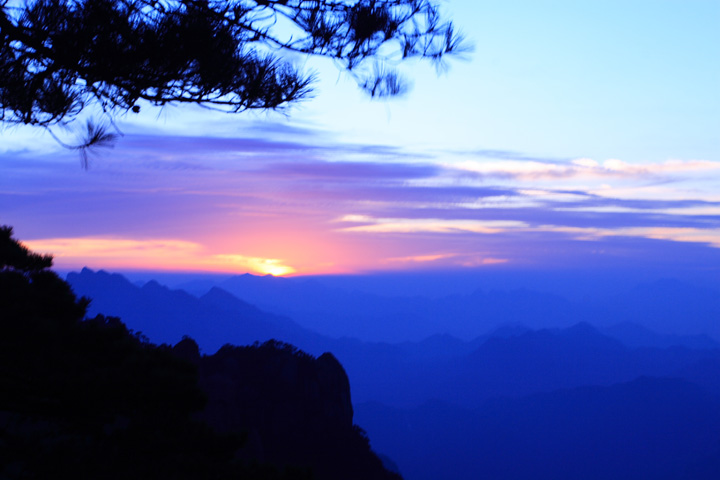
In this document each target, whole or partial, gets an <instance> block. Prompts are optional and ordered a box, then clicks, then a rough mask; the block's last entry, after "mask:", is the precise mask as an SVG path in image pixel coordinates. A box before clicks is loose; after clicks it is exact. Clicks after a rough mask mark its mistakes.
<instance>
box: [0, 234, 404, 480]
mask: <svg viewBox="0 0 720 480" xmlns="http://www.w3.org/2000/svg"><path fill="white" fill-rule="evenodd" d="M51 263H52V260H51V258H50V257H47V256H40V255H36V254H32V253H30V252H28V251H27V249H25V248H24V247H22V246H21V245H20V244H18V243H17V242H16V241H15V240H13V239H12V230H11V229H10V228H8V227H1V228H0V312H2V314H1V315H0V385H2V389H1V390H0V478H3V479H4V478H12V479H15V478H17V479H30V478H103V479H127V478H136V479H146V478H147V479H151V478H152V479H158V478H173V479H183V478H188V479H190V478H193V479H196V478H205V479H225V478H233V479H238V478H241V479H311V478H312V479H320V480H322V479H327V480H330V479H333V480H342V479H347V480H352V479H381V480H382V479H388V480H390V479H399V478H400V477H399V476H398V475H395V474H393V473H390V472H388V471H386V470H385V469H384V468H383V466H382V463H381V461H380V460H379V458H378V457H377V456H376V455H375V454H374V453H372V452H371V450H370V448H369V444H368V440H367V438H366V437H365V435H364V433H363V432H362V431H361V430H360V429H359V428H357V427H355V426H353V423H352V417H353V412H352V407H351V403H350V388H349V383H348V380H347V376H346V375H345V372H344V370H343V368H342V366H341V365H340V364H339V363H338V362H337V360H335V358H334V357H332V356H331V355H329V354H327V355H323V356H321V357H319V358H314V357H312V356H310V355H307V354H304V353H302V352H300V351H298V350H296V349H294V348H293V347H291V346H289V345H286V344H281V343H278V342H269V343H266V344H263V345H256V346H250V347H231V346H227V347H224V348H222V349H221V350H220V351H218V352H217V353H216V354H215V355H212V356H205V357H201V356H200V355H199V352H198V349H197V345H196V344H195V343H194V342H193V341H192V340H190V339H185V340H183V341H182V342H180V343H179V344H177V345H176V346H175V347H169V346H165V345H162V346H156V345H153V344H151V343H149V342H147V341H145V340H144V339H143V338H142V337H141V336H138V335H134V334H133V333H132V332H131V331H129V330H128V329H127V328H126V327H125V325H124V324H123V323H122V322H121V321H120V320H119V319H117V318H112V317H104V316H102V315H98V316H97V317H95V318H93V319H84V316H85V312H86V307H87V300H86V299H79V300H78V299H77V298H76V297H75V295H74V294H73V293H72V290H71V289H70V287H69V286H68V284H67V283H65V282H64V281H63V280H61V279H60V278H59V277H58V276H57V275H55V273H53V272H52V271H50V270H49V268H50V266H51Z"/></svg>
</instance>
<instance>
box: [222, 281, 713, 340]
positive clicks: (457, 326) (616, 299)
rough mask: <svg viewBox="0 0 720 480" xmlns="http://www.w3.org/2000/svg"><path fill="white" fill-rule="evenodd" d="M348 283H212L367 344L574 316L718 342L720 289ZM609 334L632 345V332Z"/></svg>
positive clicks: (560, 322) (563, 321) (565, 322)
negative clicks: (408, 289)
mask: <svg viewBox="0 0 720 480" xmlns="http://www.w3.org/2000/svg"><path fill="white" fill-rule="evenodd" d="M368 281H369V280H368ZM348 284H349V283H348V282H347V281H344V282H341V281H338V282H337V284H336V285H334V284H333V282H332V279H331V278H329V277H322V279H321V280H318V279H313V278H278V277H272V276H264V277H258V276H253V275H249V274H246V275H240V276H235V277H231V278H229V279H226V280H224V281H222V282H220V283H219V286H220V287H221V288H223V289H224V290H227V291H229V292H231V293H232V294H234V295H235V296H236V297H238V298H240V299H242V300H244V301H246V302H249V303H251V304H254V305H257V306H258V307H260V308H262V309H264V310H266V311H269V312H274V313H278V314H282V315H285V316H288V317H290V318H293V319H294V320H295V321H297V322H298V323H300V324H301V325H303V326H304V327H306V328H310V329H312V330H314V331H317V332H319V333H322V334H325V335H329V336H334V337H342V336H349V337H353V338H358V339H361V340H367V341H387V342H392V343H398V342H402V341H418V340H422V339H424V338H426V337H429V336H431V335H434V334H449V335H453V336H455V337H458V338H461V339H464V340H471V339H474V338H476V337H477V336H479V335H482V334H484V333H486V332H488V331H490V330H492V329H494V328H497V327H499V326H502V325H507V324H521V325H525V326H526V327H529V328H533V329H539V328H551V327H568V326H570V325H573V324H575V323H577V322H580V321H584V322H588V323H591V324H593V325H596V326H604V327H607V326H612V325H616V324H621V323H632V324H636V325H641V326H643V327H645V328H649V329H652V330H654V331H658V332H660V333H662V334H665V335H671V334H676V335H678V334H680V335H696V336H699V335H706V336H710V337H712V338H713V339H715V341H718V340H720V322H718V321H717V319H718V318H720V292H718V291H715V290H712V289H710V288H705V287H696V286H693V285H690V284H687V283H682V282H679V281H675V280H662V281H658V282H655V283H649V284H644V285H640V286H638V287H635V288H634V289H632V290H628V291H627V292H626V293H623V294H612V295H606V296H601V297H600V298H594V299H593V300H592V301H590V300H588V301H578V300H575V301H570V300H567V299H566V298H564V297H561V296H558V295H554V294H549V293H541V292H538V291H532V290H527V289H515V290H505V291H493V290H488V291H483V290H476V291H475V292H473V293H469V294H464V295H457V294H456V295H449V296H440V297H431V296H389V295H380V294H377V293H376V294H370V293H364V292H362V291H358V290H348V289H346V288H341V287H340V286H342V285H348ZM616 334H617V335H618V336H623V335H624V337H625V340H628V341H630V342H631V343H632V340H631V338H632V337H633V335H632V334H628V332H624V333H623V332H620V331H618V332H616ZM634 340H635V342H636V344H635V345H634V346H640V345H642V346H661V343H662V342H660V343H656V344H652V342H649V338H648V337H647V336H645V338H644V339H640V338H638V337H637V336H635V338H634ZM655 340H656V341H657V340H659V339H655ZM667 340H668V339H667V338H666V339H664V341H665V343H666V344H667V343H668V342H667ZM648 342H649V343H648ZM669 343H672V342H669Z"/></svg>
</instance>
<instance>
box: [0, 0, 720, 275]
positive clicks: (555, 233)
mask: <svg viewBox="0 0 720 480" xmlns="http://www.w3.org/2000/svg"><path fill="white" fill-rule="evenodd" d="M443 8H444V10H445V11H446V12H447V14H448V16H449V17H451V18H452V19H453V20H454V21H455V23H456V24H457V26H458V28H459V29H460V30H461V31H463V32H464V33H465V34H466V35H467V37H468V39H469V40H470V42H471V43H472V44H473V45H474V52H473V53H472V54H470V55H468V57H467V58H466V59H461V60H450V61H449V63H448V66H449V68H448V70H447V71H445V72H442V73H441V74H440V75H438V73H437V71H436V70H435V69H434V68H433V67H432V66H430V65H426V64H423V63H418V62H414V63H410V64H407V65H401V69H402V71H403V72H404V73H405V74H406V75H407V76H408V77H409V78H410V79H411V80H412V83H413V88H412V89H411V91H410V92H409V93H408V94H407V95H405V96H404V97H403V98H400V99H395V100H391V101H383V102H378V101H372V100H369V99H368V98H366V97H364V96H363V94H362V93H361V92H360V91H359V90H358V89H357V88H355V86H354V84H353V82H352V80H351V79H349V78H347V76H346V75H344V74H342V73H341V72H339V71H338V70H337V68H336V67H335V65H333V64H332V62H326V61H321V60H316V59H310V60H307V59H300V58H297V59H293V61H296V62H298V63H299V64H301V65H304V66H305V67H306V68H308V69H311V70H314V71H316V72H317V73H318V77H319V79H320V80H319V83H318V84H317V86H316V95H315V98H313V99H311V100H308V101H306V102H304V103H302V104H300V105H297V106H295V107H293V108H291V109H290V110H289V111H288V112H286V114H285V115H280V114H240V115H236V116H232V115H225V114H218V113H214V112H209V111H206V110H201V109H197V108H185V107H183V108H178V107H168V108H165V109H163V110H161V111H160V110H156V109H152V108H144V109H143V113H142V114H140V115H127V116H123V117H121V118H120V119H119V120H120V122H119V124H120V126H121V129H122V130H123V132H124V133H125V136H124V137H123V138H122V139H121V140H120V141H119V143H118V144H117V146H116V147H115V148H114V149H113V150H107V151H102V152H100V154H99V155H98V156H96V157H95V158H93V159H92V160H91V165H90V169H89V170H88V171H85V170H82V169H81V168H80V162H79V160H78V158H77V157H76V156H75V155H74V154H73V153H71V152H68V151H65V150H63V149H61V148H58V147H57V145H55V144H54V143H53V141H52V140H51V139H50V138H48V136H47V135H46V134H43V133H42V132H38V131H32V130H26V129H22V128H5V129H4V130H3V131H2V132H0V157H2V161H3V167H2V168H3V170H4V174H3V176H2V177H1V178H0V192H1V193H0V221H1V222H2V223H7V224H11V225H13V226H14V227H15V229H16V234H17V236H18V237H19V238H21V239H23V240H26V242H27V243H28V244H29V245H30V246H32V247H34V248H37V249H40V250H44V251H48V252H54V253H55V254H56V259H57V264H58V265H59V266H63V267H67V268H76V267H80V266H83V265H90V266H93V267H107V268H116V269H120V268H134V269H137V268H154V269H169V270H173V269H175V270H210V271H226V272H227V271H233V272H244V271H252V272H256V273H274V274H289V273H295V274H310V273H338V272H344V273H352V272H363V271H387V270H407V269H435V268H457V269H479V268H499V267H500V266H504V267H507V266H513V265H515V266H525V267H531V266H532V267H533V268H556V267H558V266H561V265H565V266H567V267H568V268H569V267H570V266H577V265H581V266H587V267H589V268H593V267H596V266H601V265H626V266H627V265H637V266H638V267H639V268H646V267H648V266H655V267H658V268H660V267H662V266H664V265H666V266H667V267H668V268H671V267H672V268H679V267H680V266H683V268H696V269H705V270H708V269H710V270H712V271H714V272H716V271H717V270H716V269H717V268H718V265H720V257H718V252H719V251H720V250H719V249H720V188H719V187H720V134H719V133H718V132H720V88H718V87H719V86H720V61H719V59H720V28H718V27H720V3H718V2H716V1H684V2H679V1H677V2H675V1H661V0H656V1H625V2H615V1H603V2H577V1H532V2H530V1H523V2H520V1H508V2H485V1H466V0H455V1H448V2H444V3H443Z"/></svg>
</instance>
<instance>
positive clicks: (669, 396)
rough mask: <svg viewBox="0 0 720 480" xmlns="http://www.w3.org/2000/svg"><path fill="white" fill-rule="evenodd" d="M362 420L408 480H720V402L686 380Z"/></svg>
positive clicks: (363, 414) (367, 409) (375, 412)
mask: <svg viewBox="0 0 720 480" xmlns="http://www.w3.org/2000/svg"><path fill="white" fill-rule="evenodd" d="M355 412H356V415H355V418H356V420H357V421H358V423H359V424H360V425H363V427H364V428H365V429H366V430H367V432H368V434H369V435H370V437H371V438H372V439H373V448H374V449H375V450H377V451H379V452H382V453H385V454H387V455H389V456H390V457H392V458H393V459H394V460H395V461H396V463H397V464H398V467H399V469H400V470H401V471H402V472H403V474H404V475H405V478H406V480H434V479H438V478H452V479H456V480H475V479H478V478H492V479H494V480H510V479H512V480H520V479H537V480H564V479H567V480H575V479H583V480H586V479H598V480H599V479H613V480H615V479H617V480H636V479H640V478H646V479H653V480H678V479H685V480H710V479H717V478H720V397H718V396H714V395H711V394H710V393H708V392H707V391H705V390H703V389H701V388H700V387H698V386H696V385H693V384H691V383H689V382H687V381H684V380H678V379H665V378H650V377H642V378H638V379H636V380H633V381H630V382H626V383H621V384H615V385H611V386H605V387H597V386H594V387H578V388H573V389H567V390H559V391H554V392H551V393H546V394H536V395H531V396H526V397H522V398H518V399H509V398H504V399H497V400H493V401H488V402H486V403H485V404H484V405H482V406H481V407H479V408H476V409H463V408H460V407H456V406H452V405H449V404H446V403H440V402H434V403H429V404H425V405H423V406H420V407H416V408H412V409H399V408H391V407H386V406H383V405H381V404H377V403H366V404H361V405H359V406H357V407H356V409H355Z"/></svg>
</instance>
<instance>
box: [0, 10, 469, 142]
mask: <svg viewBox="0 0 720 480" xmlns="http://www.w3.org/2000/svg"><path fill="white" fill-rule="evenodd" d="M18 3H19V2H18ZM463 48H464V43H463V42H462V39H461V37H460V36H459V35H458V34H457V33H456V32H455V29H454V27H453V25H452V23H451V22H447V21H445V20H444V19H442V18H441V15H440V14H439V12H438V6H437V5H436V3H435V2H433V1H429V0H323V1H310V0H254V1H253V0H229V1H213V0H160V1H154V0H28V1H27V2H26V3H25V4H24V5H23V6H18V5H17V3H16V2H12V3H11V2H10V1H9V0H0V121H3V122H6V123H11V124H26V125H33V126H40V127H50V126H53V125H57V124H66V123H68V122H70V121H72V120H73V119H76V117H77V116H78V115H79V114H80V113H81V112H82V111H83V110H85V109H86V107H89V106H91V105H97V106H100V108H101V109H102V111H104V112H105V113H106V114H108V118H110V120H111V121H112V115H114V114H116V113H119V112H126V111H133V112H138V111H139V109H140V103H141V102H142V101H145V102H148V103H149V104H151V105H155V106H163V105H167V104H171V103H193V104H200V105H203V106H208V107H213V108H217V109H220V110H223V111H226V112H231V113H234V112H240V111H244V110H251V109H260V110H267V109H280V108H283V107H285V106H287V105H289V104H291V103H293V102H296V101H298V100H300V99H303V98H305V97H307V96H308V95H309V93H310V92H311V84H312V82H313V76H312V75H311V74H306V73H303V72H302V71H300V69H298V68H297V67H296V66H295V65H294V63H293V58H292V57H293V55H292V54H301V55H309V56H322V57H327V58H330V59H333V60H334V61H336V62H337V63H338V64H339V65H340V66H341V68H343V69H344V70H346V71H348V72H349V73H350V74H351V75H352V76H353V78H355V80H356V81H357V83H358V85H359V87H360V88H361V89H362V90H364V91H366V92H367V93H369V94H370V95H372V96H374V97H384V96H392V95H397V94H398V93H401V92H402V91H403V85H404V84H403V81H402V79H401V78H400V77H399V76H398V74H397V73H396V72H395V71H394V70H393V69H392V64H393V63H395V62H396V61H402V60H404V59H409V58H425V59H429V60H432V61H435V62H439V61H441V60H442V59H443V57H444V56H445V55H447V54H452V53H457V52H459V51H460V50H462V49H463ZM389 65H390V66H389ZM104 135H105V134H104V133H103V132H101V131H99V130H98V129H91V128H88V134H87V137H88V141H89V143H93V144H102V143H104V142H107V141H108V140H112V138H108V137H107V136H104Z"/></svg>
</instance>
